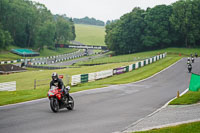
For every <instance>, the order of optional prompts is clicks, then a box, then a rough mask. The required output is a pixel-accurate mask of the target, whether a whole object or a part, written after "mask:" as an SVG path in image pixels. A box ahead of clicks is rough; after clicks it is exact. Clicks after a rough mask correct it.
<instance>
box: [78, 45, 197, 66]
mask: <svg viewBox="0 0 200 133" xmlns="http://www.w3.org/2000/svg"><path fill="white" fill-rule="evenodd" d="M164 52H167V53H168V55H170V56H179V53H181V57H187V56H190V54H191V53H192V54H193V55H194V54H195V53H198V54H200V49H188V48H167V49H162V50H155V51H148V52H140V53H134V54H128V55H118V56H112V57H110V56H107V57H103V58H98V59H93V60H90V61H83V62H79V63H76V65H80V66H82V65H88V64H107V63H117V62H129V61H136V60H140V59H145V58H149V57H151V56H155V55H157V54H160V53H164ZM138 57H139V58H138Z"/></svg>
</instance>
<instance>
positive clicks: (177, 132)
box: [135, 122, 200, 133]
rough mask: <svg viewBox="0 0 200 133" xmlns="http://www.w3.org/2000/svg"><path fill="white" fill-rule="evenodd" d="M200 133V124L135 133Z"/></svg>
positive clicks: (194, 123) (193, 123)
mask: <svg viewBox="0 0 200 133" xmlns="http://www.w3.org/2000/svg"><path fill="white" fill-rule="evenodd" d="M199 132H200V122H192V123H188V124H181V125H178V126H172V127H166V128H161V129H153V130H149V131H142V132H135V133H199Z"/></svg>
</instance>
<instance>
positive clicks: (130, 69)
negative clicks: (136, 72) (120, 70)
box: [129, 64, 133, 72]
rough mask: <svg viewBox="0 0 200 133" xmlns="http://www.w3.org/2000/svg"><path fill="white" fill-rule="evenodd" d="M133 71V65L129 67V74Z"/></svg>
mask: <svg viewBox="0 0 200 133" xmlns="http://www.w3.org/2000/svg"><path fill="white" fill-rule="evenodd" d="M132 70H133V64H132V65H129V72H130V71H132Z"/></svg>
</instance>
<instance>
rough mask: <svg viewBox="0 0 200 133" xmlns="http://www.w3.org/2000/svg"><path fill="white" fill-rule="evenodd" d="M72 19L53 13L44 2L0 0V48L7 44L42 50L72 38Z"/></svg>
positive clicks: (73, 35) (73, 31) (4, 47)
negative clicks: (44, 47)
mask: <svg viewBox="0 0 200 133" xmlns="http://www.w3.org/2000/svg"><path fill="white" fill-rule="evenodd" d="M75 37H76V35H75V27H74V23H73V21H72V19H69V20H66V19H65V16H64V15H56V16H55V15H53V14H52V13H51V12H50V11H49V10H48V9H47V8H46V7H45V5H43V4H40V3H37V2H32V1H29V0H0V49H6V47H8V46H9V45H10V44H12V45H15V46H19V47H26V48H34V49H38V50H41V49H43V46H48V47H49V48H53V47H54V44H55V43H66V42H69V41H70V40H74V39H75Z"/></svg>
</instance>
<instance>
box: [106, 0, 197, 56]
mask: <svg viewBox="0 0 200 133" xmlns="http://www.w3.org/2000/svg"><path fill="white" fill-rule="evenodd" d="M105 43H106V44H107V46H108V48H109V49H110V50H112V51H115V53H116V54H127V53H134V52H139V51H147V50H155V49H161V48H167V47H186V48H189V47H199V46H200V0H179V1H177V2H175V3H173V4H171V5H158V6H155V7H154V8H147V9H146V10H143V9H141V8H139V7H136V8H134V9H133V10H132V11H131V12H130V13H127V14H124V15H123V16H122V17H120V19H119V20H117V21H114V22H112V23H110V24H108V25H106V36H105Z"/></svg>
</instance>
